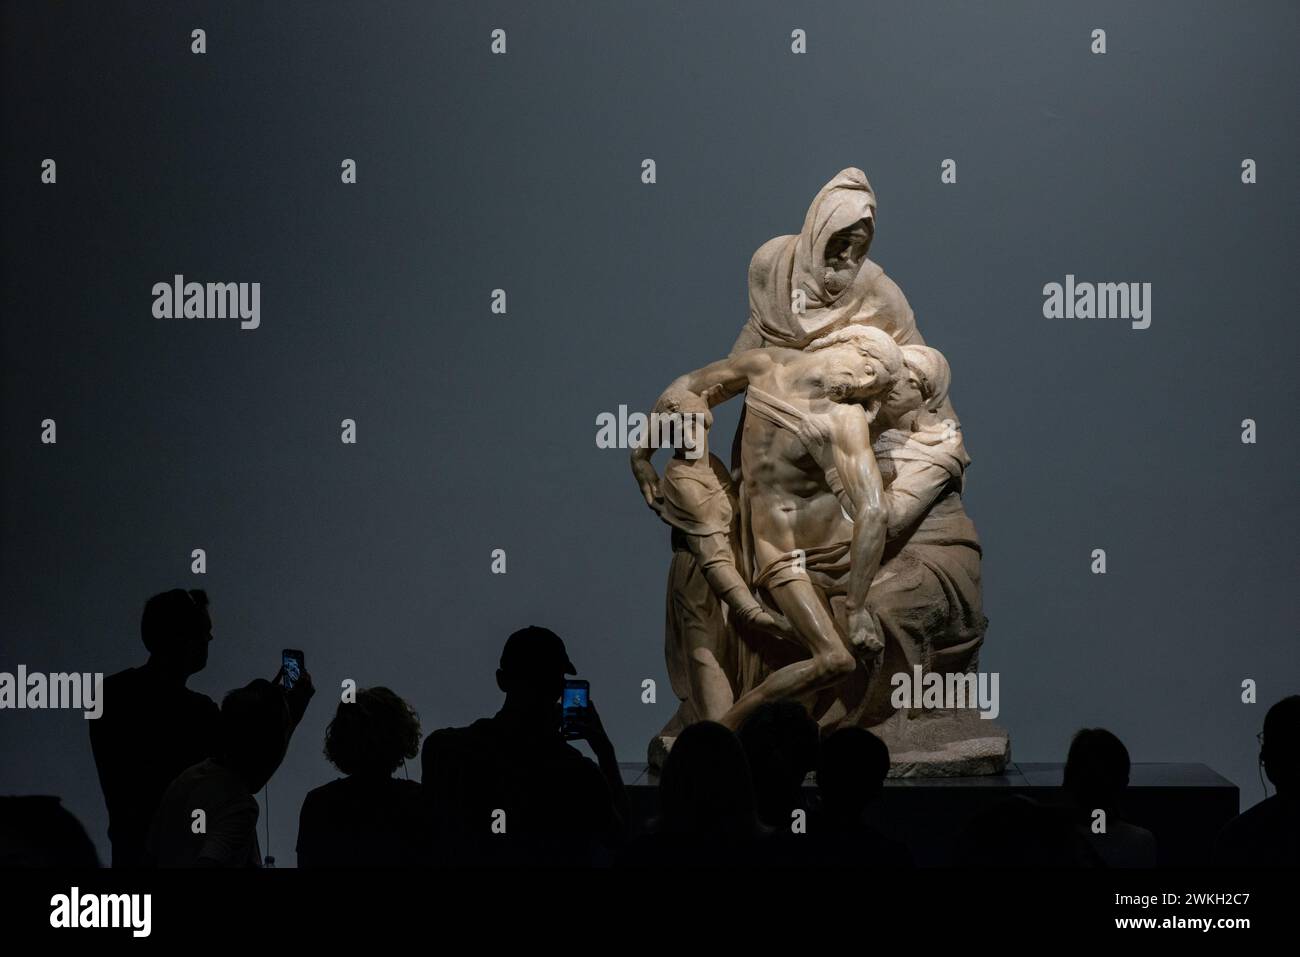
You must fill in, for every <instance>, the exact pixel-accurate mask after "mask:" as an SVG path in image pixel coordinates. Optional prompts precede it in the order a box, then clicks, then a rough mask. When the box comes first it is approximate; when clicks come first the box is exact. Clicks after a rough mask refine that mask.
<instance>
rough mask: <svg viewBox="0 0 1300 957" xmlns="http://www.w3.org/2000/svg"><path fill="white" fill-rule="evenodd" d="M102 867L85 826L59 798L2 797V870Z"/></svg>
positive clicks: (46, 796)
mask: <svg viewBox="0 0 1300 957" xmlns="http://www.w3.org/2000/svg"><path fill="white" fill-rule="evenodd" d="M50 867H59V868H69V867H78V868H80V867H99V856H98V855H97V854H96V853H95V845H94V844H92V843H91V841H90V838H89V837H88V836H87V834H86V829H85V828H84V827H82V826H81V822H80V821H78V820H77V819H76V818H75V817H73V816H72V812H70V811H69V810H68V809H67V808H65V807H64V806H63V804H62V803H61V802H60V800H59V799H58V798H57V797H52V796H49V795H32V796H22V797H14V796H5V797H0V869H4V870H8V869H10V868H41V869H44V868H50Z"/></svg>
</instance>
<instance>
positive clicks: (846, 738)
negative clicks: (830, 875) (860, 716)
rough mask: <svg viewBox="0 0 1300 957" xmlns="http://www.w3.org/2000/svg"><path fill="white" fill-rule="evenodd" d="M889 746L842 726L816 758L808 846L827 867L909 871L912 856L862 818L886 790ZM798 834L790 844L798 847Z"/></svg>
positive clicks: (799, 840)
mask: <svg viewBox="0 0 1300 957" xmlns="http://www.w3.org/2000/svg"><path fill="white" fill-rule="evenodd" d="M888 774H889V748H888V747H886V746H885V743H884V742H883V741H881V740H880V739H879V738H878V737H876V736H875V735H874V734H872V733H871V732H870V731H867V730H866V729H865V728H841V729H840V730H838V731H836V732H834V733H833V734H831V735H830V736H829V737H827V738H826V740H825V741H823V742H822V745H821V754H820V756H819V759H818V762H817V798H818V803H817V807H816V808H815V809H814V813H812V815H811V816H810V818H809V828H808V834H807V835H806V836H807V842H806V845H807V847H808V848H809V849H810V856H811V857H812V858H813V859H814V861H815V862H816V863H818V864H821V865H822V866H826V867H858V868H866V869H873V870H882V869H885V868H891V869H907V868H911V867H912V866H913V861H912V854H911V852H910V851H909V850H908V849H907V847H906V845H904V844H903V843H902V842H900V841H897V840H895V839H894V838H892V837H887V836H886V835H884V834H882V833H881V832H880V831H878V830H877V829H876V828H874V827H872V826H871V825H869V824H867V822H866V821H865V820H863V815H864V814H865V813H866V810H867V807H868V806H869V805H870V804H871V803H872V802H873V801H875V800H876V799H877V798H878V797H879V796H880V794H881V792H882V791H883V790H884V787H885V777H886V776H887V775H888ZM801 842H802V838H800V837H799V836H797V835H795V836H793V837H792V838H791V839H790V840H789V841H787V842H786V843H787V844H788V845H790V846H792V847H800V846H803V845H802V843H801Z"/></svg>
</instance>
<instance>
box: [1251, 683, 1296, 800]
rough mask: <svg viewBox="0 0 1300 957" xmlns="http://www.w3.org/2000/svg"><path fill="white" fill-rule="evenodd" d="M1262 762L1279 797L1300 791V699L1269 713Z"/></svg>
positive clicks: (1280, 704) (1284, 701) (1290, 699)
mask: <svg viewBox="0 0 1300 957" xmlns="http://www.w3.org/2000/svg"><path fill="white" fill-rule="evenodd" d="M1259 760H1260V761H1261V762H1262V763H1263V765H1264V773H1265V774H1267V775H1268V779H1269V780H1270V781H1272V782H1273V786H1274V787H1276V788H1277V793H1278V794H1282V793H1286V794H1295V793H1296V790H1297V788H1300V695H1294V694H1293V695H1291V696H1290V697H1287V698H1283V699H1282V700H1281V701H1279V702H1278V703H1277V704H1275V705H1273V707H1271V708H1269V709H1268V714H1266V715H1265V716H1264V740H1263V742H1262V743H1261V744H1260V748H1259Z"/></svg>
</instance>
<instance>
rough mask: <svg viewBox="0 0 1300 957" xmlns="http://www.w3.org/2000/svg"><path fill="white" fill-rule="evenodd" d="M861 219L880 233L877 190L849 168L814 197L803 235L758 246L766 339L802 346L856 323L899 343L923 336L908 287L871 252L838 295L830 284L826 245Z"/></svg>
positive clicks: (752, 297) (754, 322)
mask: <svg viewBox="0 0 1300 957" xmlns="http://www.w3.org/2000/svg"><path fill="white" fill-rule="evenodd" d="M861 220H866V222H867V231H868V235H869V236H874V234H875V222H876V194H875V193H874V192H873V191H872V189H871V184H870V183H868V182H867V177H866V174H865V173H863V172H862V170H860V169H856V168H854V167H849V168H848V169H844V170H841V171H840V172H839V173H837V174H836V176H835V178H834V179H832V180H831V181H830V182H829V183H827V184H826V185H825V186H823V187H822V188H821V190H820V191H819V192H818V193H817V195H816V197H814V199H813V201H812V205H811V206H809V207H808V213H807V215H806V216H805V217H804V222H803V229H802V231H800V233H799V235H797V236H778V237H776V238H775V239H770V240H768V241H767V242H766V243H764V244H763V245H762V246H760V247H759V249H758V252H756V253H755V254H754V258H753V259H752V260H751V261H750V264H749V322H750V325H751V326H752V327H753V328H754V329H755V330H756V331H757V332H758V333H759V335H761V336H762V338H763V340H764V342H766V343H768V344H770V345H777V346H787V347H789V348H793V349H802V348H803V347H804V346H806V345H807V344H808V343H809V342H811V341H812V340H813V339H816V338H819V337H821V336H823V335H826V334H827V333H829V332H833V331H835V330H836V329H839V328H841V327H842V326H845V325H847V324H848V323H850V322H859V323H863V324H865V325H870V326H875V327H876V328H878V329H883V330H884V331H885V332H887V333H889V335H891V336H892V337H893V338H894V341H895V342H897V343H898V344H899V345H905V344H907V343H909V342H916V341H919V339H920V337H919V336H918V335H917V334H916V320H915V319H914V318H913V316H912V310H911V308H910V307H909V306H908V305H907V300H906V299H905V298H904V297H903V293H902V291H901V290H900V289H899V288H898V286H896V285H895V284H894V282H893V281H892V280H891V279H890V278H889V277H888V276H886V275H885V273H884V270H882V269H881V268H880V267H879V266H877V265H876V264H875V263H873V262H872V261H871V260H870V259H867V258H866V257H865V256H864V257H863V259H862V262H861V264H860V265H859V267H858V274H857V276H856V277H855V278H854V280H853V282H852V283H851V284H850V285H849V286H848V287H847V288H846V289H844V290H843V291H842V292H840V293H838V294H832V293H831V292H829V291H828V290H827V289H826V287H825V284H824V282H823V276H824V274H825V270H826V244H827V243H828V242H829V241H830V239H831V237H832V236H833V235H835V233H837V232H839V231H840V230H842V229H846V228H847V227H849V226H852V225H853V224H854V223H857V222H859V221H861ZM868 245H870V239H868ZM796 293H801V294H802V295H801V296H800V297H798V298H796V296H795V294H796ZM800 299H801V300H802V301H801V302H800V301H799V300H800ZM800 306H801V307H802V308H800Z"/></svg>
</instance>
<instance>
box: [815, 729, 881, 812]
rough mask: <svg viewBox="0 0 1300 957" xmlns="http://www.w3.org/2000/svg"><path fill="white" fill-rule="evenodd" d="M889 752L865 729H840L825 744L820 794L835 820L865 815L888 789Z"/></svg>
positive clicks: (819, 770)
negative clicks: (871, 804)
mask: <svg viewBox="0 0 1300 957" xmlns="http://www.w3.org/2000/svg"><path fill="white" fill-rule="evenodd" d="M887 774H889V748H888V747H886V746H885V742H883V741H881V740H880V739H879V738H878V737H876V736H875V735H874V734H872V733H871V732H870V731H868V730H866V729H865V728H841V729H840V730H838V731H836V732H835V733H834V734H832V735H831V736H830V737H828V738H827V739H826V740H825V741H823V742H822V747H821V757H820V759H819V760H818V762H817V791H818V793H819V794H820V795H821V799H822V806H823V807H824V808H825V809H826V812H827V813H828V814H830V815H831V816H832V817H836V818H855V817H858V816H860V815H861V814H862V812H863V810H865V808H866V806H867V805H868V804H870V803H871V802H872V801H873V800H875V798H876V797H877V795H879V794H880V792H881V790H882V789H883V788H884V786H885V776H886V775H887Z"/></svg>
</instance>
